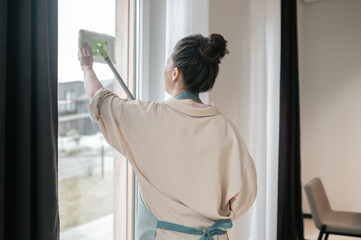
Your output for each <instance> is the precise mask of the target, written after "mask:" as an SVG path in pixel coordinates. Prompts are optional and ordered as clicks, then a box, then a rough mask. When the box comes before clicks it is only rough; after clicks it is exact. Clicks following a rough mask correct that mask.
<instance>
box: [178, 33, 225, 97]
mask: <svg viewBox="0 0 361 240" xmlns="http://www.w3.org/2000/svg"><path fill="white" fill-rule="evenodd" d="M227 53H229V51H228V50H227V41H226V40H225V39H224V38H223V36H222V35H220V34H215V33H214V34H211V35H210V36H209V38H206V37H203V36H202V35H200V34H196V35H190V36H188V37H185V38H183V39H181V40H179V41H178V42H177V44H176V45H175V47H174V50H173V53H172V55H171V59H172V61H173V65H174V67H177V68H178V69H179V70H180V71H181V73H182V77H183V82H184V89H185V90H186V91H189V92H194V93H200V92H206V91H208V90H210V89H212V87H213V85H214V82H215V81H216V77H217V74H218V70H219V66H218V64H220V63H221V59H222V58H223V57H224V55H225V54H227Z"/></svg>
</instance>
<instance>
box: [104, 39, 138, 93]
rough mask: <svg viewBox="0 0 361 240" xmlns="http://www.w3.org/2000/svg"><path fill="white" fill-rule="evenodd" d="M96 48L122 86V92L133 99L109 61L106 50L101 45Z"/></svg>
mask: <svg viewBox="0 0 361 240" xmlns="http://www.w3.org/2000/svg"><path fill="white" fill-rule="evenodd" d="M98 50H99V52H100V55H102V57H103V58H104V61H105V62H106V63H107V64H108V66H109V67H110V70H112V72H113V74H114V76H115V78H116V79H117V80H118V82H119V84H120V86H122V88H123V90H124V92H125V93H126V94H127V96H128V98H129V99H130V100H134V99H135V98H134V96H133V94H132V93H131V92H130V91H129V89H128V87H127V85H125V83H124V81H123V79H122V78H121V76H120V75H119V73H118V71H117V70H116V69H115V67H114V65H113V63H112V61H110V59H109V56H108V54H107V52H106V51H105V50H104V49H103V48H102V47H100V46H98Z"/></svg>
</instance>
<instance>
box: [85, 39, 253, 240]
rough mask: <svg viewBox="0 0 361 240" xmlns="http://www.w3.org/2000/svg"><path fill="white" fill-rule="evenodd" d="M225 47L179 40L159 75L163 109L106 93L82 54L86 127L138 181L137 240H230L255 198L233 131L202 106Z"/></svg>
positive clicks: (218, 42) (249, 167)
mask: <svg viewBox="0 0 361 240" xmlns="http://www.w3.org/2000/svg"><path fill="white" fill-rule="evenodd" d="M226 46H227V42H226V41H225V40H224V38H223V37H222V36H221V35H219V34H212V35H210V37H209V38H205V37H203V36H202V35H191V36H188V37H185V38H183V39H181V40H180V41H179V42H178V43H177V44H176V46H175V48H174V51H173V53H172V55H171V56H170V58H169V59H168V61H167V66H166V67H165V69H164V83H165V90H166V92H167V93H169V94H170V95H171V96H173V97H171V98H170V99H168V100H166V101H164V102H160V103H156V102H148V101H142V100H135V101H130V100H128V99H122V98H119V97H118V96H117V95H115V94H114V93H112V92H110V91H107V90H105V89H104V88H103V86H102V85H101V83H100V82H99V81H98V79H97V77H96V75H95V73H94V71H93V69H92V65H93V59H92V51H91V48H90V47H89V46H88V45H84V46H83V47H82V48H81V49H80V50H79V56H80V61H81V63H80V64H81V68H82V70H83V71H84V84H85V89H86V92H87V94H88V96H89V98H90V99H91V102H90V105H89V111H90V116H91V119H92V121H93V122H98V123H99V124H100V126H101V129H102V132H103V134H104V137H105V139H106V140H107V141H108V143H109V144H110V145H111V146H113V147H114V148H115V149H116V150H117V151H119V152H120V153H122V154H123V155H124V156H126V158H127V159H128V161H129V162H130V163H131V165H132V166H133V168H134V170H135V173H136V176H137V178H138V181H139V187H140V193H141V194H140V196H139V201H138V202H139V207H138V218H137V224H136V239H137V240H151V239H159V240H174V239H190V240H196V239H197V240H199V239H228V235H227V234H226V230H227V229H228V228H231V227H232V221H234V220H235V219H237V218H239V217H240V216H241V215H243V214H244V213H245V212H246V211H247V209H249V207H250V206H251V205H252V203H253V201H254V199H255V197H256V191H257V184H256V171H255V167H254V163H253V160H252V158H251V157H250V155H249V153H248V150H247V147H246V146H245V144H244V142H243V140H242V138H241V137H240V135H239V133H238V131H237V129H236V127H235V126H234V124H233V123H232V122H231V121H230V120H229V119H227V118H226V117H225V116H223V115H222V114H221V113H220V112H219V111H218V110H217V108H216V107H215V105H214V103H211V104H204V103H202V101H201V99H200V98H199V93H200V92H205V91H208V90H210V89H212V87H213V84H214V82H215V79H216V76H217V74H218V69H219V66H218V65H219V63H220V60H221V59H222V58H223V57H224V55H225V54H227V53H228V50H227V48H226Z"/></svg>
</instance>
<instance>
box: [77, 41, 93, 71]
mask: <svg viewBox="0 0 361 240" xmlns="http://www.w3.org/2000/svg"><path fill="white" fill-rule="evenodd" d="M78 59H79V61H80V67H81V70H82V71H83V72H84V71H85V70H87V69H93V52H92V48H91V47H90V46H89V44H88V43H85V44H83V46H82V47H81V48H80V49H79V52H78Z"/></svg>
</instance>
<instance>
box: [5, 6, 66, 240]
mask: <svg viewBox="0 0 361 240" xmlns="http://www.w3.org/2000/svg"><path fill="white" fill-rule="evenodd" d="M57 8H58V2H57V0H0V214H1V215H0V239H1V240H30V239H31V240H53V239H59V213H58V196H57V145H58V143H57V132H58V129H57V128H58V124H57V118H58V116H57V51H58V12H57V11H58V9H57Z"/></svg>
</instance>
